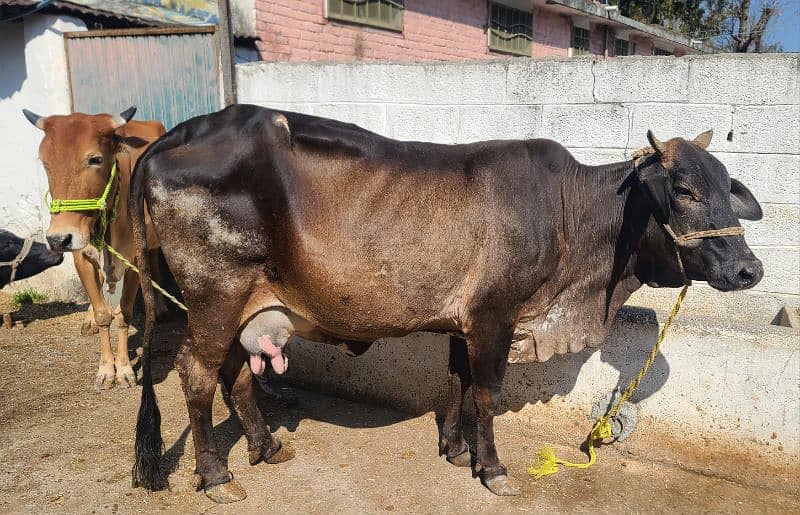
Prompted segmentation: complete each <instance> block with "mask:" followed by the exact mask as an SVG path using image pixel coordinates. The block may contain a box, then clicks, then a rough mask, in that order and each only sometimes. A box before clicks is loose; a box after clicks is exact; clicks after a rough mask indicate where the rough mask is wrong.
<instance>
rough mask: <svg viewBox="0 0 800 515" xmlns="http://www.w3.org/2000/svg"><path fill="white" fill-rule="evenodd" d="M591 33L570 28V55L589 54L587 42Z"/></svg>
mask: <svg viewBox="0 0 800 515" xmlns="http://www.w3.org/2000/svg"><path fill="white" fill-rule="evenodd" d="M590 37H591V33H590V32H589V31H588V30H587V29H583V28H581V27H572V55H585V54H588V53H589V40H590Z"/></svg>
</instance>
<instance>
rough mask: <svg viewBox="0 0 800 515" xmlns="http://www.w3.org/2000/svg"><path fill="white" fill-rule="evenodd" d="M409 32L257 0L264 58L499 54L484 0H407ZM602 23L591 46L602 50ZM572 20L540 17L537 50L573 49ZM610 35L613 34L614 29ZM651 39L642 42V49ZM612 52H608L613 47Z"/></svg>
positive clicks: (548, 14) (289, 0)
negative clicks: (493, 45)
mask: <svg viewBox="0 0 800 515" xmlns="http://www.w3.org/2000/svg"><path fill="white" fill-rule="evenodd" d="M405 4H406V9H405V13H404V30H403V32H402V33H399V32H393V31H389V30H381V29H377V28H371V27H366V26H361V25H355V24H349V23H342V22H337V21H332V20H328V19H326V18H325V10H324V7H325V0H256V26H257V30H258V33H259V35H260V37H261V41H259V42H258V43H257V45H258V49H259V51H260V53H261V57H262V59H264V60H265V61H357V60H364V61H449V60H465V59H500V58H507V57H508V56H507V55H504V54H501V53H496V52H492V51H490V50H489V48H488V45H487V34H486V30H485V25H486V22H487V19H486V18H487V6H486V2H485V1H484V0H406V3H405ZM603 35H604V30H603V28H602V26H599V25H593V26H592V39H591V52H592V53H593V54H595V55H597V56H603V55H604V52H603V48H604V47H603ZM571 39H572V22H571V20H570V18H569V17H566V16H562V15H560V14H558V13H554V12H552V11H549V10H547V9H541V8H537V9H535V10H534V18H533V45H532V56H533V57H549V56H562V57H565V56H567V55H568V49H569V47H570V43H571ZM609 40H610V41H613V39H611V36H609ZM651 51H652V45H650V44H649V43H647V42H645V41H642V42H637V53H639V54H642V55H649V54H650V53H651ZM610 54H611V52H610V51H609V52H608V55H610Z"/></svg>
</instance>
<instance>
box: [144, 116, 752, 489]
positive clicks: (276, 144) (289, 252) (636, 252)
mask: <svg viewBox="0 0 800 515" xmlns="http://www.w3.org/2000/svg"><path fill="white" fill-rule="evenodd" d="M649 137H650V141H651V144H652V146H653V151H652V152H651V153H650V155H648V156H646V157H644V158H642V159H640V160H637V161H627V162H622V163H616V164H612V165H607V166H586V165H582V164H580V163H578V162H577V161H576V160H575V159H574V158H573V157H572V156H571V155H570V153H569V152H568V151H567V150H565V149H564V148H563V147H562V146H560V145H559V144H557V143H555V142H553V141H548V140H542V139H534V140H529V141H490V142H484V143H475V144H470V145H435V144H429V143H417V142H399V141H394V140H391V139H387V138H384V137H381V136H379V135H377V134H373V133H371V132H368V131H366V130H363V129H361V128H359V127H356V126H353V125H349V124H344V123H340V122H336V121H333V120H327V119H323V118H317V117H313V116H306V115H302V114H296V113H288V112H278V111H272V110H268V109H263V108H260V107H255V106H246V105H240V106H233V107H230V108H227V109H225V110H223V111H221V112H219V113H215V114H211V115H208V116H202V117H199V118H195V119H193V120H190V121H188V122H186V123H184V124H182V125H180V126H178V127H176V128H175V129H174V130H172V131H170V132H169V133H168V134H167V135H165V136H164V137H163V138H161V139H160V140H159V141H158V142H156V143H154V144H153V145H152V146H151V147H150V149H148V151H147V152H146V153H145V155H144V156H143V157H142V159H141V160H140V162H139V165H138V166H137V168H136V171H135V177H134V185H133V187H132V190H131V195H132V201H131V206H132V208H134V209H136V213H135V218H136V220H137V223H135V224H134V229H136V236H137V240H138V243H142V242H143V239H142V235H143V230H142V227H143V226H142V223H141V221H142V217H143V214H142V213H143V202H144V201H145V200H146V201H147V203H148V205H149V207H150V212H151V215H152V217H153V222H154V224H155V227H156V229H157V231H158V234H159V235H160V237H161V241H162V250H163V252H164V255H165V257H166V259H167V261H168V263H169V265H170V268H171V270H172V271H173V273H174V274H175V277H176V280H177V282H178V285H179V286H180V288H181V291H182V292H183V294H184V297H185V299H186V304H187V306H188V307H189V336H188V338H187V340H186V341H185V342H184V343H183V345H182V347H181V349H180V351H179V353H178V356H177V360H176V364H177V368H178V370H179V372H180V375H181V380H182V382H183V387H184V392H185V394H186V399H187V403H188V408H189V417H190V420H191V426H192V434H193V437H194V444H195V448H196V453H195V456H196V460H197V473H198V474H199V475H200V477H201V478H202V484H203V486H204V488H205V491H206V494H207V495H208V496H209V497H211V498H212V499H214V500H215V501H217V502H230V501H235V500H238V499H241V498H243V497H244V496H245V492H244V490H243V489H242V487H241V486H240V485H238V484H237V483H236V482H235V481H233V480H231V475H230V474H229V472H228V470H227V467H226V465H225V463H226V460H225V459H224V457H222V456H220V455H219V453H218V450H217V447H216V445H215V443H214V438H213V433H212V426H211V404H212V399H213V397H214V392H215V390H216V385H217V380H218V378H220V377H221V379H222V381H223V384H224V385H225V388H226V389H227V390H228V391H229V392H230V394H231V396H232V399H233V404H234V406H236V409H237V410H238V414H239V417H240V419H241V421H242V426H243V428H244V432H245V436H246V438H247V442H248V450H249V456H250V463H252V464H255V463H257V462H259V461H261V460H264V461H267V462H270V463H273V462H278V461H283V460H285V459H288V458H290V457H291V456H292V452H291V451H290V450H288V449H287V448H285V447H283V448H282V447H281V444H280V442H278V441H277V440H276V439H274V438H273V437H272V435H271V434H270V433H269V430H268V428H267V427H265V424H264V421H263V419H262V417H261V413H260V412H259V410H258V407H257V406H256V404H255V402H254V400H253V392H252V384H251V371H254V372H256V373H259V372H262V371H263V370H265V368H266V367H267V365H266V362H267V361H269V362H270V365H269V366H271V367H273V368H274V369H275V370H276V371H278V372H280V371H282V370H283V369H284V368H285V366H286V361H285V359H284V358H283V356H282V348H283V346H284V344H285V343H286V340H287V339H288V337H289V336H290V335H293V334H297V335H302V336H305V337H307V338H309V339H312V340H317V341H319V340H323V341H329V342H339V343H340V344H341V345H343V346H345V347H347V346H348V345H350V346H351V347H353V348H354V350H356V351H359V350H363V348H364V347H365V346H367V345H369V342H372V341H374V340H376V339H378V338H384V337H391V336H402V335H406V334H409V333H411V332H414V331H434V332H446V333H451V334H453V336H452V337H451V343H450V353H451V354H450V356H451V357H450V388H451V398H450V402H449V407H448V409H447V413H446V416H445V420H444V424H443V431H442V435H441V446H440V448H441V452H442V453H443V454H445V455H446V456H447V459H448V460H449V461H450V462H452V463H454V464H456V465H462V466H468V465H469V464H470V454H469V451H470V449H469V448H468V446H467V444H466V442H465V441H464V438H463V436H462V425H461V405H462V399H463V395H464V392H465V390H466V389H467V388H468V387H469V386H470V385H472V386H473V388H474V399H475V409H476V413H477V418H478V430H477V448H476V449H474V452H475V455H476V467H477V471H478V472H479V474H480V476H481V479H482V481H483V482H484V484H485V485H486V486H487V487H488V488H489V489H491V490H492V491H493V492H495V493H497V494H502V495H511V494H515V493H517V489H516V488H515V487H514V486H513V484H512V482H511V480H510V479H509V478H508V476H507V472H506V468H505V467H504V466H503V464H502V463H501V462H500V460H499V459H498V457H497V451H496V449H495V444H494V432H493V425H492V424H493V418H494V415H495V414H496V412H497V409H498V406H499V402H500V387H501V383H502V380H503V376H504V374H505V370H506V364H507V360H508V358H509V351H510V350H511V346H512V340H514V339H515V329H517V330H518V331H517V333H518V334H517V336H516V340H517V345H516V346H515V348H514V352H515V353H514V354H513V355H512V356H511V357H512V359H515V360H517V361H523V360H533V359H538V360H544V359H547V358H548V357H550V356H551V355H552V354H553V353H554V352H558V353H562V352H570V351H571V352H575V351H578V350H581V349H583V348H585V347H586V346H597V345H599V344H600V343H602V341H603V340H604V338H605V337H606V335H607V334H608V331H609V328H610V327H611V323H612V321H613V319H614V316H615V314H616V312H617V310H618V309H619V308H620V306H621V305H622V304H623V303H624V302H625V300H626V299H627V298H628V297H629V296H630V294H631V293H632V292H633V291H634V290H636V289H637V288H639V287H640V286H641V285H642V284H644V283H647V284H650V285H652V286H666V287H677V286H681V285H682V284H683V276H682V274H681V272H680V269H679V265H678V259H677V258H676V250H675V247H674V243H673V241H672V239H671V238H670V237H669V236H668V235H667V232H666V231H665V228H664V227H663V226H662V224H667V223H669V224H670V226H671V227H672V229H673V230H674V231H675V232H677V233H678V234H679V235H683V234H686V233H688V232H691V231H698V230H707V229H716V228H727V227H738V226H739V221H738V218H749V219H758V218H760V216H761V210H760V207H759V205H758V202H756V200H755V199H754V198H753V196H752V195H751V194H750V192H749V191H748V190H747V189H746V188H745V187H744V186H743V185H742V184H741V183H739V182H738V181H735V180H731V179H730V178H729V177H728V173H727V171H726V170H725V168H724V166H723V165H722V164H721V163H720V162H719V161H718V160H717V159H716V158H714V157H713V156H711V154H709V153H708V152H706V150H705V148H706V147H707V145H708V143H709V141H710V137H711V135H710V133H705V134H703V135H701V136H699V137H698V138H697V139H695V140H694V141H687V140H683V139H679V138H676V139H672V140H670V141H667V142H666V143H661V142H659V141H658V140H657V139H656V138H655V137H654V136H652V134H649ZM145 250H146V247H145V246H144V245H142V247H141V250H140V252H144V251H145ZM680 256H681V257H682V261H683V264H684V265H685V269H686V273H687V274H688V276H689V277H690V278H691V279H697V280H706V281H708V282H709V284H711V286H713V287H715V288H717V289H720V290H735V289H740V288H747V287H750V286H753V285H754V284H756V283H757V282H758V281H759V280H760V278H761V276H762V273H763V271H762V266H761V263H760V262H759V261H758V260H757V259H756V258H755V257H754V256H753V254H752V252H751V251H750V249H749V248H748V246H747V244H746V243H745V241H744V238H743V237H742V236H741V235H732V236H726V237H719V238H714V239H703V240H693V241H692V242H691V243H690V244H687V245H685V246H682V247H681V248H680ZM147 279H148V275H147V271H146V270H145V271H144V274H143V276H142V281H143V283H142V285H143V291H144V293H145V300H146V303H147V305H148V306H150V305H151V304H152V290H151V289H150V287H149V283H148V282H147ZM149 311H152V309H150V310H149ZM148 319H150V320H152V316H150V317H148ZM151 332H152V324H151V323H149V324H147V327H146V329H145V342H149V340H150V337H151ZM347 342H350V343H347ZM359 343H360V348H355V345H356V344H359ZM147 345H148V344H147V343H145V349H147ZM143 362H144V365H143V366H144V368H143V379H142V383H143V387H144V388H143V393H142V406H141V408H140V413H139V420H138V423H137V440H136V463H135V466H134V471H133V472H134V482H135V484H140V485H143V486H146V487H148V488H155V487H158V486H160V485H161V483H162V481H163V478H162V477H161V476H160V469H159V468H158V458H159V455H160V451H161V448H162V441H161V437H160V434H159V433H160V431H159V428H158V421H159V417H160V415H159V414H158V409H157V406H156V404H155V397H154V391H153V386H152V378H151V375H150V372H149V364H148V352H147V350H146V351H145V357H144V359H143ZM248 362H249V366H248Z"/></svg>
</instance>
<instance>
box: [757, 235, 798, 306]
mask: <svg viewBox="0 0 800 515" xmlns="http://www.w3.org/2000/svg"><path fill="white" fill-rule="evenodd" d="M753 253H754V254H755V255H756V257H757V258H758V259H760V260H761V262H762V263H763V264H764V278H763V279H762V280H761V282H760V283H758V284H757V285H756V286H755V287H754V288H753V290H754V291H762V292H771V293H783V294H792V295H797V294H798V293H800V247H796V246H794V247H781V248H776V247H755V248H753Z"/></svg>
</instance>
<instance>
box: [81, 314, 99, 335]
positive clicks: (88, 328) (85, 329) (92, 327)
mask: <svg viewBox="0 0 800 515" xmlns="http://www.w3.org/2000/svg"><path fill="white" fill-rule="evenodd" d="M99 332H100V328H99V327H97V324H95V323H94V318H92V319H91V320H90V319H88V318H87V319H86V320H84V321H83V323H82V324H81V336H91V335H93V334H97V333H99Z"/></svg>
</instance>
